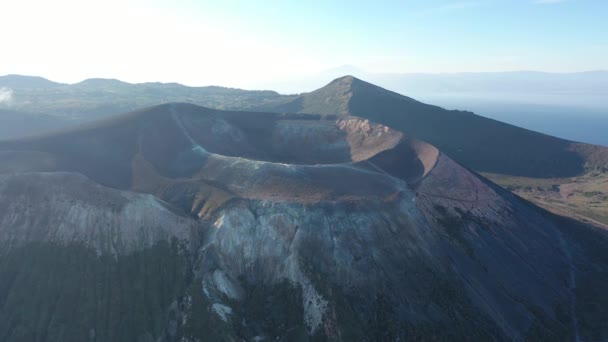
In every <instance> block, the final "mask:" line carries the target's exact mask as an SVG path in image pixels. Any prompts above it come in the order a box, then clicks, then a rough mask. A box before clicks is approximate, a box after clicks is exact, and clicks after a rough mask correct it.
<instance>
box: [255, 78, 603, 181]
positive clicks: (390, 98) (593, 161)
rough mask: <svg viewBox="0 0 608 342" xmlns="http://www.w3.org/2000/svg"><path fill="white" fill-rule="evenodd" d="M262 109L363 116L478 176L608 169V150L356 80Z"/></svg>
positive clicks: (548, 174)
mask: <svg viewBox="0 0 608 342" xmlns="http://www.w3.org/2000/svg"><path fill="white" fill-rule="evenodd" d="M260 108H261V109H263V110H269V111H279V112H281V111H286V112H294V113H312V114H341V115H355V116H359V117H363V118H366V119H369V120H373V121H375V122H378V123H382V124H384V125H387V126H389V127H392V128H394V129H397V130H400V131H402V132H404V133H406V134H410V135H411V136H414V137H417V138H419V139H422V140H424V141H427V142H429V143H431V144H433V145H435V146H437V147H438V148H439V149H440V150H442V151H444V152H446V153H447V154H448V155H449V156H450V157H451V158H453V159H454V160H456V161H458V162H459V163H462V164H464V165H466V166H467V167H470V168H472V169H474V170H476V171H478V172H487V173H497V174H506V175H511V176H525V177H537V178H549V177H569V176H576V175H580V174H582V173H583V172H584V171H585V169H586V168H593V169H600V170H607V169H608V157H607V155H608V152H606V151H608V148H605V147H600V146H593V145H589V144H582V143H576V142H572V141H568V140H564V139H559V138H556V137H552V136H548V135H545V134H541V133H537V132H533V131H529V130H526V129H523V128H520V127H516V126H513V125H509V124H506V123H502V122H499V121H496V120H492V119H488V118H485V117H482V116H479V115H475V114H473V113H471V112H464V111H458V110H445V109H443V108H440V107H437V106H432V105H428V104H424V103H422V102H418V101H416V100H414V99H412V98H409V97H407V96H403V95H401V94H397V93H395V92H392V91H389V90H386V89H382V88H380V87H378V86H375V85H373V84H370V83H367V82H365V81H362V80H359V79H357V78H354V77H352V76H345V77H341V78H338V79H335V80H333V81H332V82H330V83H329V84H328V85H327V86H325V87H323V88H321V89H318V90H315V91H313V92H311V93H306V94H302V95H300V96H298V97H296V98H293V99H290V98H284V99H276V100H275V103H274V104H266V105H264V106H261V107H260Z"/></svg>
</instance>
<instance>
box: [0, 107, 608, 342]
mask: <svg viewBox="0 0 608 342" xmlns="http://www.w3.org/2000/svg"><path fill="white" fill-rule="evenodd" d="M400 101H401V100H400ZM283 109H284V110H281V111H283V112H285V113H264V112H235V111H232V112H231V111H220V110H213V109H208V108H204V107H199V106H195V105H191V104H185V103H173V104H166V105H161V106H155V107H150V108H146V109H142V110H139V111H135V112H131V113H127V114H123V115H119V116H116V117H113V118H111V119H107V120H104V121H99V122H95V123H91V124H87V125H84V126H81V127H78V128H74V129H70V130H66V131H61V132H57V133H52V134H48V135H44V136H37V137H33V138H27V139H20V140H11V141H4V142H1V143H0V158H2V159H1V160H2V163H1V164H0V246H1V248H0V258H1V260H2V262H0V274H1V275H2V277H0V318H1V319H0V340H2V341H24V340H31V341H36V340H62V341H201V340H214V341H216V340H217V341H219V340H224V341H237V340H253V341H261V340H285V341H292V340H336V341H353V340H357V341H366V340H367V341H372V340H376V341H396V340H404V339H405V340H409V339H412V340H517V341H519V340H525V339H529V340H540V339H545V340H601V339H606V338H608V328H607V327H606V326H605V324H604V322H605V319H606V318H608V315H607V314H608V311H607V309H606V308H607V307H608V296H607V295H606V294H605V293H603V292H604V291H602V289H603V288H605V286H608V259H607V258H606V256H605V253H603V252H604V251H605V248H606V247H608V235H607V234H606V232H605V231H604V230H601V229H599V228H597V227H594V226H591V225H586V224H583V223H580V222H576V221H572V220H569V219H565V218H562V217H558V216H555V215H553V214H551V213H549V212H546V211H544V210H543V209H541V208H538V207H536V206H534V205H533V204H531V203H529V202H527V201H525V200H522V199H521V198H519V197H517V196H515V195H513V194H511V193H510V192H508V191H506V190H503V189H502V188H500V187H498V186H496V185H494V184H493V183H491V182H490V181H488V180H486V179H484V178H483V177H481V176H479V175H478V174H476V173H475V172H472V171H470V170H469V169H467V168H465V167H463V166H461V165H460V164H459V163H457V162H455V161H453V160H452V159H450V158H449V157H448V156H446V155H445V154H444V153H442V152H441V151H440V150H439V149H437V148H436V147H434V146H432V145H430V144H428V143H426V142H423V141H420V140H417V139H414V138H412V137H410V136H408V135H407V134H406V133H404V132H402V131H399V130H396V129H395V128H394V127H393V126H391V127H393V128H391V127H389V126H385V125H383V124H379V123H375V122H373V121H370V118H362V117H357V116H353V115H349V114H348V113H345V112H343V110H342V109H340V108H337V107H336V108H333V109H332V110H331V111H327V112H318V113H317V114H316V115H311V114H294V113H290V112H295V111H296V110H293V109H294V108H291V107H285V108H283Z"/></svg>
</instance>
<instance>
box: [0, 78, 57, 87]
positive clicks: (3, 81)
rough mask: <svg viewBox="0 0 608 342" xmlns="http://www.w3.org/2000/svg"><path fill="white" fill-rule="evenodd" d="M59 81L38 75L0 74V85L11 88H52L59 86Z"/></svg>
mask: <svg viewBox="0 0 608 342" xmlns="http://www.w3.org/2000/svg"><path fill="white" fill-rule="evenodd" d="M61 85H62V84H61V83H57V82H53V81H50V80H48V79H46V78H44V77H40V76H26V75H16V74H10V75H5V76H0V86H2V87H9V88H13V89H19V88H52V87H57V86H61Z"/></svg>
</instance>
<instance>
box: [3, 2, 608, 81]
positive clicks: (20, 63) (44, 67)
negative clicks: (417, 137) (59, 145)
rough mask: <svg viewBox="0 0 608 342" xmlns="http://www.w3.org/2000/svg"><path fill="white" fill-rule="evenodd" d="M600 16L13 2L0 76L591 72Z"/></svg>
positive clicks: (605, 57)
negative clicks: (338, 70) (346, 69)
mask: <svg viewBox="0 0 608 342" xmlns="http://www.w3.org/2000/svg"><path fill="white" fill-rule="evenodd" d="M32 9H36V10H35V11H33V10H32ZM606 18H608V1H606V0H563V1H558V0H471V1H468V0H464V1H449V0H426V1H413V0H401V1H373V2H372V1H352V0H351V1H327V0H326V1H317V0H312V1H285V0H284V1H230V0H225V1H201V0H198V1H194V0H193V1H183V0H182V1H179V0H174V1H149V0H148V1H143V0H134V1H124V0H123V1H119V0H106V1H88V2H85V1H78V0H55V1H53V2H49V1H39V0H22V1H14V2H11V3H10V4H8V5H7V4H3V10H2V11H0V32H4V34H3V38H2V39H3V41H2V46H3V47H2V51H3V53H2V54H0V74H8V73H20V74H36V75H42V76H45V77H48V78H51V79H54V80H58V81H64V82H77V81H80V80H82V79H85V78H88V77H112V78H119V79H123V80H127V81H132V82H143V81H165V82H169V81H176V82H181V83H185V84H190V85H204V84H221V85H229V86H242V87H247V86H251V85H253V84H255V80H268V79H289V78H292V77H301V76H304V75H308V74H314V73H319V72H321V71H323V70H326V69H330V68H334V67H338V66H341V65H354V66H356V67H358V68H361V69H364V70H366V71H370V72H395V73H400V72H432V73H442V72H472V71H512V70H540V71H551V72H574V71H584V70H598V69H608V20H606Z"/></svg>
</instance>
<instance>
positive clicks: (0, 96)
mask: <svg viewBox="0 0 608 342" xmlns="http://www.w3.org/2000/svg"><path fill="white" fill-rule="evenodd" d="M11 102H13V90H12V89H10V88H5V87H2V88H0V105H2V104H5V105H10V104H11Z"/></svg>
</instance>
